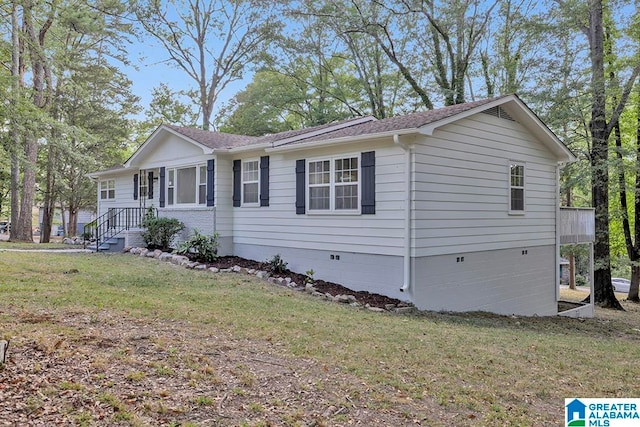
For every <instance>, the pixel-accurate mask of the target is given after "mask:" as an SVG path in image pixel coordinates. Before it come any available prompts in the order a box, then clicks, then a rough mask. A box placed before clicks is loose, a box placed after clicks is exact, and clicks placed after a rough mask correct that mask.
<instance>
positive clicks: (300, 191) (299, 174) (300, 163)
mask: <svg viewBox="0 0 640 427" xmlns="http://www.w3.org/2000/svg"><path fill="white" fill-rule="evenodd" d="M305 167H306V161H305V159H301V160H296V214H298V215H300V214H304V213H305V211H306V206H305V199H306V189H305V178H304V176H305Z"/></svg>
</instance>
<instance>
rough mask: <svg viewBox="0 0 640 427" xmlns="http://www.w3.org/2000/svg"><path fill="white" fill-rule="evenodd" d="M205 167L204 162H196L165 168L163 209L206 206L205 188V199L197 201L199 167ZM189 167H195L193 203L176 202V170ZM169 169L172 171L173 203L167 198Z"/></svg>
mask: <svg viewBox="0 0 640 427" xmlns="http://www.w3.org/2000/svg"><path fill="white" fill-rule="evenodd" d="M201 167H204V168H206V167H207V164H206V163H196V164H189V165H180V166H172V167H169V168H167V169H166V171H165V174H166V178H165V179H166V185H165V187H166V188H165V200H166V202H165V208H163V209H173V208H175V209H182V208H185V207H203V206H206V204H207V195H206V190H205V196H204V197H205V200H204V202H203V203H199V200H198V198H199V194H200V184H201V183H200V168H201ZM190 168H195V169H196V182H195V188H194V190H193V191H194V192H195V199H196V201H195V203H178V185H179V182H178V180H179V179H178V170H179V169H190ZM169 171H173V180H174V182H173V186H172V187H171V188H173V199H174V200H173V203H170V200H169V173H170V172H169ZM204 184H205V186H206V185H207V181H206V177H205V182H204Z"/></svg>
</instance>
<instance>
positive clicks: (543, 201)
mask: <svg viewBox="0 0 640 427" xmlns="http://www.w3.org/2000/svg"><path fill="white" fill-rule="evenodd" d="M423 138H424V139H422V141H420V140H419V141H420V142H419V143H417V144H416V145H415V161H414V170H413V176H414V182H413V199H414V201H413V204H414V209H413V215H414V217H413V254H414V256H418V257H421V256H430V255H440V254H450V253H458V252H468V251H481V250H495V249H503V248H514V247H520V246H538V245H551V244H554V243H555V215H556V161H555V159H554V157H553V155H552V154H551V153H550V152H549V151H548V150H547V148H546V147H545V146H544V145H542V143H540V142H539V141H537V140H536V139H535V138H534V137H533V136H532V135H531V134H530V133H529V132H528V131H527V130H526V129H525V128H524V127H523V126H522V125H520V124H519V123H517V122H512V121H508V120H503V119H499V118H496V117H492V116H490V115H487V114H476V115H474V116H471V117H469V118H467V119H463V120H460V121H458V122H455V123H452V124H449V125H447V126H444V127H443V128H441V129H439V130H436V131H435V132H434V134H433V136H432V137H423ZM513 159H518V162H519V163H521V164H523V165H524V164H526V168H525V169H526V170H525V175H526V176H525V180H526V181H525V184H526V193H525V194H526V212H527V214H526V216H523V215H510V214H509V213H510V209H509V208H510V203H511V200H510V180H509V177H510V175H509V172H508V171H509V165H510V164H511V162H513Z"/></svg>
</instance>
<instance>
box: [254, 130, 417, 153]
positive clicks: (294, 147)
mask: <svg viewBox="0 0 640 427" xmlns="http://www.w3.org/2000/svg"><path fill="white" fill-rule="evenodd" d="M415 133H418V129H416V128H409V129H398V130H394V131H385V132H377V133H367V134H363V135H357V136H344V137H341V138H332V139H327V140H324V141H309V142H303V143H299V144H291V145H281V146H278V147H273V148H267V149H265V151H266V152H267V153H277V152H286V151H301V150H311V149H314V148H320V147H328V146H332V145H338V144H344V143H351V142H354V143H355V142H360V141H366V140H370V139H379V138H391V137H393V136H394V135H410V134H415Z"/></svg>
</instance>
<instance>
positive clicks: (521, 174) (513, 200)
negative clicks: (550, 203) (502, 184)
mask: <svg viewBox="0 0 640 427" xmlns="http://www.w3.org/2000/svg"><path fill="white" fill-rule="evenodd" d="M525 179H526V176H525V165H524V163H517V162H511V163H510V164H509V212H510V213H524V211H525Z"/></svg>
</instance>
